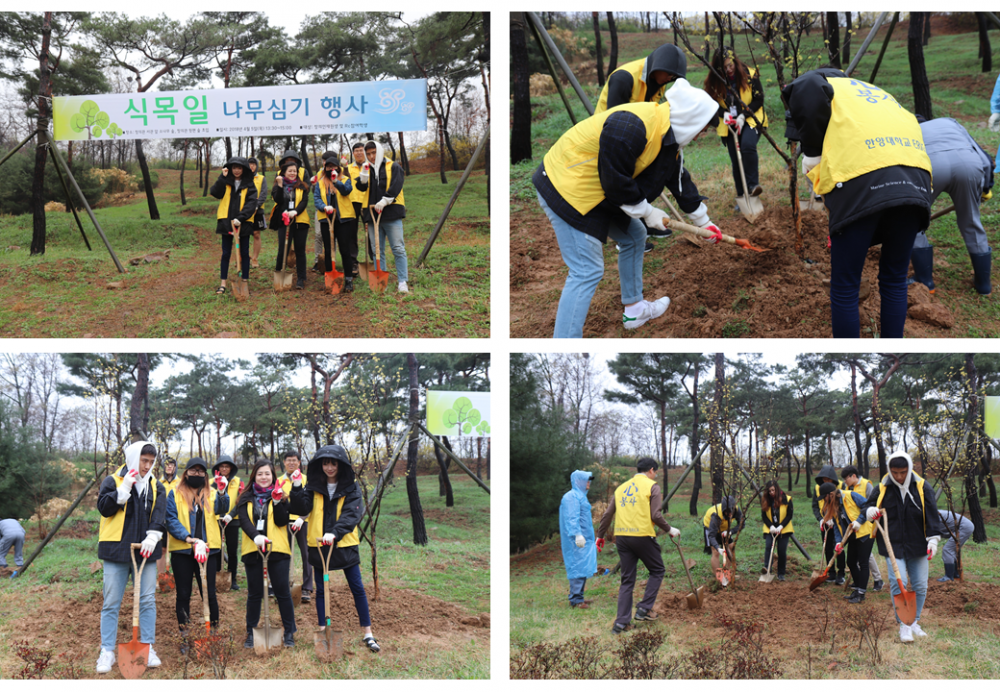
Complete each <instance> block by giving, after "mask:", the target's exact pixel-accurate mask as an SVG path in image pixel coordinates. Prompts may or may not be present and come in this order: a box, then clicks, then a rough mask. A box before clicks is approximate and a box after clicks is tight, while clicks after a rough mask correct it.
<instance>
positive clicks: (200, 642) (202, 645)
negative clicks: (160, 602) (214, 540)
mask: <svg viewBox="0 0 1000 692" xmlns="http://www.w3.org/2000/svg"><path fill="white" fill-rule="evenodd" d="M210 559H211V557H209V560H210ZM207 564H208V560H205V562H203V563H201V606H202V612H203V613H204V615H205V637H204V638H203V639H195V640H194V651H195V654H196V655H197V656H198V658H205V657H207V656H208V655H209V654H210V652H211V643H212V617H211V615H210V614H209V610H208V570H207V569H206V567H205V566H206V565H207Z"/></svg>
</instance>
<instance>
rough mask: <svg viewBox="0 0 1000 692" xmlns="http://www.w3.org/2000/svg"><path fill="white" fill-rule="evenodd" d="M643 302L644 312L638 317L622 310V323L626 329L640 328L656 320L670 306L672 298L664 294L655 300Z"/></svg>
mask: <svg viewBox="0 0 1000 692" xmlns="http://www.w3.org/2000/svg"><path fill="white" fill-rule="evenodd" d="M642 303H643V305H642V313H641V314H640V315H639V316H638V317H629V316H628V315H626V314H625V313H624V312H622V324H623V325H624V327H625V329H638V328H639V327H641V326H642V325H644V324H646V323H647V322H649V321H650V320H655V319H656V318H657V317H659V316H660V315H662V314H663V313H665V312H666V311H667V308H668V307H670V298H667V297H666V296H663V297H662V298H660V299H659V300H656V301H653V302H650V301H648V300H644V301H642Z"/></svg>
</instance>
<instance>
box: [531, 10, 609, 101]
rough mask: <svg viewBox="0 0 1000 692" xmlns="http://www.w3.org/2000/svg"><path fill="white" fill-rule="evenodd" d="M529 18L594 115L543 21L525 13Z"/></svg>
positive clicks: (577, 93)
mask: <svg viewBox="0 0 1000 692" xmlns="http://www.w3.org/2000/svg"><path fill="white" fill-rule="evenodd" d="M525 14H526V15H527V16H528V21H530V22H531V23H532V24H534V25H535V28H536V29H537V30H538V33H539V34H541V35H542V38H543V39H544V40H545V45H546V46H548V48H549V52H550V53H552V55H553V56H555V59H556V62H558V63H559V67H561V68H562V71H563V72H565V73H566V77H567V78H568V79H569V83H570V84H572V85H573V89H574V90H575V91H576V95H577V96H579V97H580V101H582V102H583V107H584V108H586V109H587V113H588V114H590V115H593V114H594V107H593V106H592V105H591V103H590V99H589V98H587V95H586V94H585V93H583V88H582V87H581V86H580V82H578V81H576V77H575V76H574V75H573V70H571V69H569V65H567V64H566V59H565V58H563V56H562V53H560V52H559V48H557V47H556V44H555V41H553V40H552V37H551V36H549V32H548V31H546V30H545V27H544V26H543V25H542V20H540V19H539V18H538V15H536V14H535V13H534V12H525Z"/></svg>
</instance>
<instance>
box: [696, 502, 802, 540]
mask: <svg viewBox="0 0 1000 692" xmlns="http://www.w3.org/2000/svg"><path fill="white" fill-rule="evenodd" d="M782 509H784V508H782ZM716 515H717V516H718V517H719V531H720V532H722V531H728V530H729V519H726V518H725V517H724V516H722V503H721V502H720V503H719V504H717V505H712V506H711V507H709V508H708V511H707V512H705V517H704V519H702V523H703V524H704V525H705V528H706V529H707V528H708V527H709V525H710V524H711V523H712V517H713V516H716ZM782 533H784V532H782Z"/></svg>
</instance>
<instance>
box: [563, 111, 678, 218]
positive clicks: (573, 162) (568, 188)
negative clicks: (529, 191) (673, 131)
mask: <svg viewBox="0 0 1000 692" xmlns="http://www.w3.org/2000/svg"><path fill="white" fill-rule="evenodd" d="M622 110H624V111H627V112H629V113H632V114H633V115H635V116H637V117H638V118H639V119H640V120H642V124H643V125H645V127H646V147H645V148H644V149H643V150H642V154H640V155H639V158H638V160H637V161H636V162H635V171H633V173H632V177H633V178H636V177H638V176H639V174H640V173H642V172H643V171H644V170H646V168H647V167H648V166H649V165H650V164H652V163H653V161H654V160H655V159H656V157H657V156H658V155H659V154H660V148H661V145H662V142H663V135H664V134H665V133H666V132H667V130H668V129H669V128H670V104H669V103H666V102H664V103H662V104H660V105H656V104H654V103H629V104H626V105H624V106H616V107H614V108H612V109H611V110H609V111H604V112H603V113H600V114H598V115H595V116H593V117H590V118H587V119H586V120H584V121H583V122H581V123H578V124H577V125H575V126H573V127H572V128H571V129H570V130H569V131H568V132H566V133H565V134H563V136H562V137H560V138H559V141H558V142H556V143H555V145H553V147H552V148H551V149H549V151H548V153H547V154H545V175H546V176H548V178H549V180H551V181H552V185H553V186H554V187H555V188H556V190H557V191H558V192H559V195H560V196H561V197H562V198H563V199H564V200H566V201H567V202H569V203H570V204H571V205H572V206H573V208H574V209H576V210H577V211H578V212H580V213H581V214H587V213H589V212H590V211H591V210H592V209H593V208H594V207H596V206H597V205H598V204H600V203H601V202H602V201H604V188H602V187H601V179H600V176H599V175H598V173H597V155H598V153H599V149H600V139H601V131H602V130H603V129H604V122H605V121H606V120H607V119H608V118H609V117H610V116H611V115H612V114H613V113H617V112H619V111H622Z"/></svg>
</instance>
